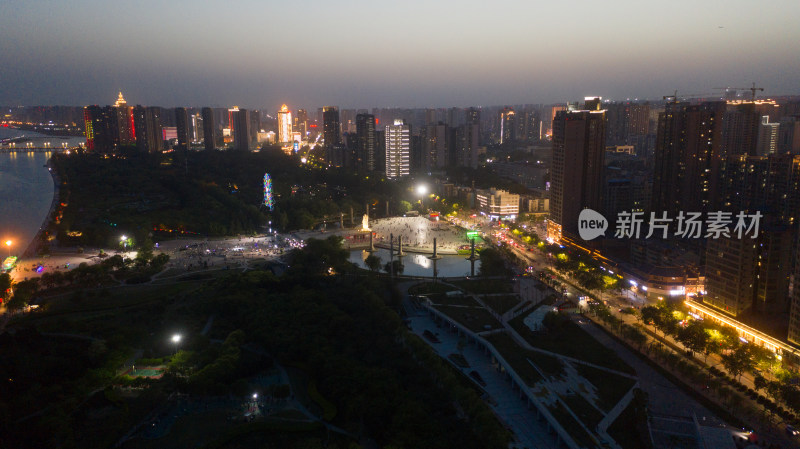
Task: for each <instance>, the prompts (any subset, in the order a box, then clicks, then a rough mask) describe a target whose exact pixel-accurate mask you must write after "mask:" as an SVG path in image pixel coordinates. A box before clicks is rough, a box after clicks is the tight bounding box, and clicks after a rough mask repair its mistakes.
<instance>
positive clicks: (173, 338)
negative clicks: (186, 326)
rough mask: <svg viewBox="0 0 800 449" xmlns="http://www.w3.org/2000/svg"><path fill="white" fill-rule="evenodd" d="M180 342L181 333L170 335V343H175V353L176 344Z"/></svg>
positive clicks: (176, 351) (176, 349) (176, 350)
mask: <svg viewBox="0 0 800 449" xmlns="http://www.w3.org/2000/svg"><path fill="white" fill-rule="evenodd" d="M180 342H181V334H175V335H173V336H172V343H174V344H175V354H177V353H178V345H179V344H180Z"/></svg>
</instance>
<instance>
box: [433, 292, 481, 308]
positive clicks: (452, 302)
mask: <svg viewBox="0 0 800 449" xmlns="http://www.w3.org/2000/svg"><path fill="white" fill-rule="evenodd" d="M427 296H428V299H430V300H431V302H432V303H434V304H441V305H444V306H469V307H482V306H481V305H480V304H479V303H478V301H475V300H474V299H472V296H464V295H451V296H447V295H444V294H441V293H437V294H432V295H427Z"/></svg>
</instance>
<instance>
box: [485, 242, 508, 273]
mask: <svg viewBox="0 0 800 449" xmlns="http://www.w3.org/2000/svg"><path fill="white" fill-rule="evenodd" d="M479 255H480V260H481V267H480V269H479V270H478V273H479V275H480V276H505V275H507V274H509V273H510V272H511V270H509V269H508V268H506V261H505V258H504V257H503V253H502V252H500V250H498V249H496V248H485V249H483V250H481V252H480V254H479Z"/></svg>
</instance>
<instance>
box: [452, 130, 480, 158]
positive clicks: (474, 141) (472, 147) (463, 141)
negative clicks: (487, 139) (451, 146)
mask: <svg viewBox="0 0 800 449" xmlns="http://www.w3.org/2000/svg"><path fill="white" fill-rule="evenodd" d="M480 136H481V134H480V124H478V123H466V124H463V125H460V126H459V127H458V128H457V129H456V137H455V141H456V149H455V151H456V155H455V164H456V165H458V166H459V167H470V168H477V167H478V146H479V145H480Z"/></svg>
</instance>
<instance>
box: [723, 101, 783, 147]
mask: <svg viewBox="0 0 800 449" xmlns="http://www.w3.org/2000/svg"><path fill="white" fill-rule="evenodd" d="M775 106H776V105H775V102H773V101H762V100H756V101H730V102H728V103H727V111H726V112H725V118H724V123H723V130H722V154H723V155H724V156H738V155H741V154H745V155H750V156H757V155H758V151H757V148H758V133H759V126H760V124H761V117H762V116H764V115H769V114H775V113H776V112H775V111H776V107H775Z"/></svg>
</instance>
